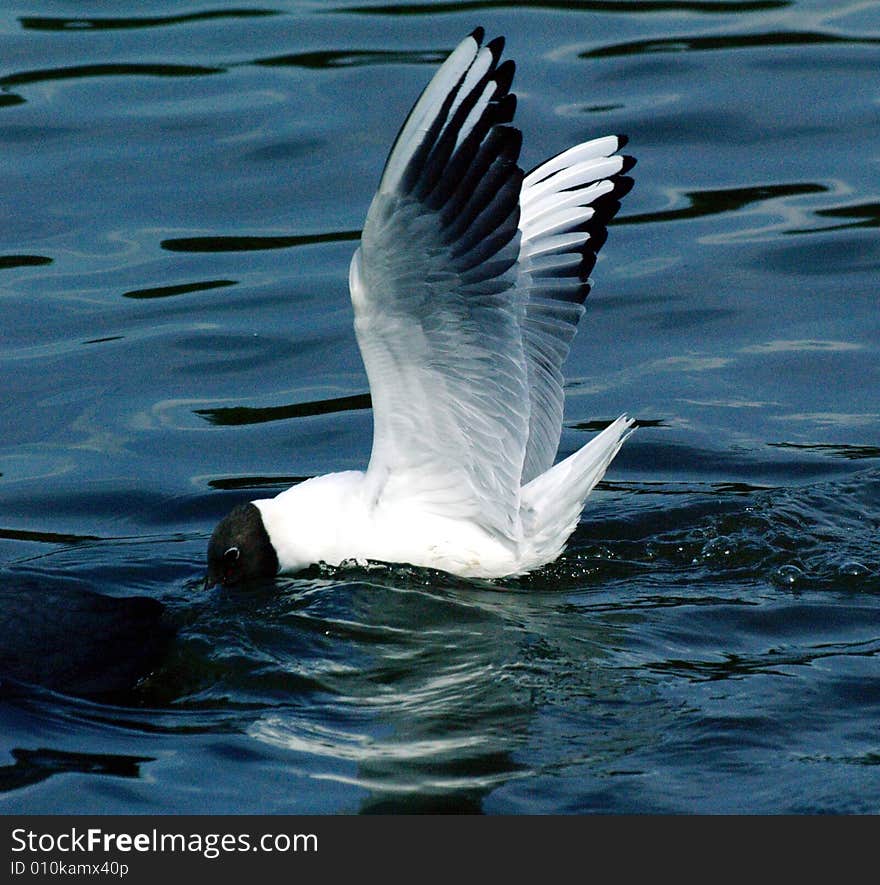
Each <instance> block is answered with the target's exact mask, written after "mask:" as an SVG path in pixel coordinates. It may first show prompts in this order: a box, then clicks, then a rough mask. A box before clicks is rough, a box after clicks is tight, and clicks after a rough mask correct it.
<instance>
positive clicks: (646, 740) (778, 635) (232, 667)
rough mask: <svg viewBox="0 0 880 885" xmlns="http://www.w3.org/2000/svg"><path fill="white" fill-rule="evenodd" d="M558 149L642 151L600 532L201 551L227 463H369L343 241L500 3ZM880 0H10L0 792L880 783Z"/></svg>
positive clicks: (588, 365)
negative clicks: (510, 566) (396, 145)
mask: <svg viewBox="0 0 880 885" xmlns="http://www.w3.org/2000/svg"><path fill="white" fill-rule="evenodd" d="M478 24H483V25H484V26H486V29H487V31H488V32H489V34H490V35H493V34H496V33H503V34H506V35H507V37H508V54H510V55H512V56H513V57H515V58H516V59H517V62H518V74H517V80H516V84H515V85H516V91H517V92H518V94H519V97H520V102H519V111H518V117H517V120H518V123H519V124H520V126H521V127H522V129H523V130H524V133H525V147H524V156H523V162H524V164H525V165H526V166H527V167H529V166H531V165H533V164H535V163H537V162H538V161H539V160H541V159H543V158H545V157H547V156H549V155H551V154H553V153H555V152H557V151H559V150H561V149H563V148H565V147H567V146H569V145H570V144H573V143H574V142H576V141H579V140H583V139H586V138H590V137H594V136H597V135H603V134H606V133H609V132H624V133H626V134H628V135H629V137H630V145H629V148H628V151H629V152H630V153H632V154H634V155H635V156H636V157H637V158H638V161H639V164H638V166H637V167H636V169H635V171H634V176H635V178H636V187H635V189H634V190H633V192H632V193H631V194H630V195H629V196H628V197H627V199H626V201H625V205H624V208H623V210H622V212H621V213H620V215H619V217H618V219H617V221H616V222H615V224H614V225H613V226H612V228H611V231H610V237H609V241H608V243H607V245H606V246H605V248H604V249H603V252H602V255H601V256H600V260H599V263H598V265H597V267H596V270H595V273H594V278H595V281H596V285H595V288H594V290H593V293H592V294H591V296H590V299H589V302H588V312H587V315H586V317H585V318H584V321H583V323H582V326H581V331H580V334H579V337H578V339H577V341H576V344H575V347H574V350H573V352H572V355H571V358H570V361H569V363H568V366H567V377H568V382H569V383H568V388H567V393H568V399H567V406H566V409H567V411H566V419H567V423H566V430H565V432H564V436H563V446H562V453H563V454H567V453H568V452H570V451H572V450H573V449H574V448H575V447H576V446H578V445H580V444H582V443H583V442H584V441H586V440H587V439H588V438H589V434H591V433H592V432H593V431H594V430H595V429H596V428H597V427H601V426H602V424H603V422H605V421H607V420H608V419H610V418H613V417H615V416H616V415H618V414H619V413H620V412H622V411H629V412H630V414H633V415H634V416H636V417H637V418H638V420H639V422H640V424H641V427H640V429H639V430H638V431H637V433H636V435H635V436H634V437H633V438H632V439H631V440H630V441H629V442H628V443H627V444H626V446H625V447H624V449H623V450H622V452H621V454H620V455H619V456H618V458H617V460H616V461H615V462H614V465H613V467H612V469H611V471H610V472H609V474H608V476H607V478H606V481H605V482H604V483H603V484H602V486H601V487H600V489H599V491H597V492H596V493H595V494H594V496H593V497H592V498H591V499H590V502H589V506H588V507H587V510H586V511H585V514H584V518H583V522H582V525H581V526H580V528H579V529H578V531H577V533H576V534H575V537H574V538H573V541H572V543H571V545H570V547H569V549H568V551H567V553H566V554H565V555H564V557H563V558H562V559H561V560H560V561H559V562H558V563H556V564H554V565H553V566H551V567H548V568H547V569H545V570H544V571H543V572H542V573H539V574H537V575H535V576H532V577H529V578H527V579H523V580H520V581H508V582H503V583H502V584H500V585H499V586H497V587H491V586H485V585H478V586H475V585H473V584H469V583H467V582H464V581H460V580H455V579H452V578H449V577H446V576H443V575H437V574H429V573H424V572H419V571H416V570H410V569H406V568H395V569H376V570H372V571H348V572H341V573H339V572H331V571H320V570H314V571H312V572H309V573H306V574H304V575H302V576H300V577H296V578H289V579H283V580H279V581H278V582H277V584H276V586H275V587H274V588H271V587H269V588H266V587H264V588H261V589H254V590H249V591H248V590H240V591H237V592H229V591H218V590H215V591H205V590H203V589H202V584H201V577H202V575H203V568H204V553H205V548H206V544H207V538H208V536H209V534H210V531H211V529H212V527H213V525H214V523H215V521H216V520H217V519H218V518H219V517H220V516H221V515H222V514H223V513H224V512H225V511H226V510H227V509H228V508H229V507H230V506H231V505H232V504H233V503H236V502H238V501H241V500H247V499H250V498H255V497H266V496H268V495H271V494H274V493H275V492H277V491H279V490H281V489H283V488H285V487H286V486H287V485H289V484H290V483H291V482H292V481H293V480H294V479H295V478H298V477H305V476H311V475H313V474H315V473H323V472H328V471H331V470H340V469H347V468H361V467H363V465H364V464H365V463H366V459H367V457H368V454H369V448H370V440H371V436H370V435H371V417H370V411H369V400H368V398H367V396H366V395H367V392H368V390H367V383H366V378H365V376H364V373H363V370H362V367H361V363H360V358H359V355H358V352H357V349H356V345H355V341H354V336H353V332H352V328H351V315H350V305H349V302H348V292H347V272H348V261H349V258H350V256H351V253H352V251H353V249H354V247H355V244H356V240H357V236H358V232H359V229H360V225H361V224H362V222H363V217H364V213H365V211H366V208H367V205H368V203H369V200H370V198H371V195H372V192H373V189H374V187H375V184H376V182H377V180H378V176H379V173H380V171H381V168H382V164H383V162H384V159H385V155H386V152H387V149H388V147H389V146H390V144H391V141H392V140H393V137H394V135H395V134H396V132H397V129H398V127H399V125H400V123H401V121H402V119H403V117H404V116H405V114H406V112H407V110H408V109H409V106H410V104H411V102H412V100H413V99H414V98H415V96H416V95H417V94H418V92H419V90H420V89H421V88H422V86H423V85H424V83H425V82H426V81H427V80H428V78H429V77H430V75H431V73H432V72H433V69H434V67H435V66H436V64H437V63H438V61H439V60H440V59H441V58H442V57H443V56H444V54H445V53H446V52H447V51H448V50H449V49H451V48H452V47H453V46H454V45H455V44H456V43H457V42H458V40H459V39H461V37H462V36H463V35H465V34H466V33H468V32H469V31H470V30H472V29H473V28H474V27H475V26H476V25H478ZM878 71H880V4H878V3H857V2H852V3H847V2H837V3H828V2H820V0H810V2H806V0H805V2H784V0H742V2H735V0H733V2H721V0H718V2H713V0H662V2H660V0H657V2H650V0H645V2H611V0H608V2H590V3H578V2H571V3H537V2H531V3H526V2H523V3H496V2H488V0H487V2H483V3H481V2H475V3H473V2H468V3H464V2H448V3H406V4H404V3H400V4H397V3H388V2H373V0H347V2H343V0H339V2H323V3H311V4H305V3H297V2H293V0H289V2H275V0H269V2H268V3H261V4H249V3H247V2H241V0H235V2H229V3H223V2H220V0H208V2H206V3H204V4H189V3H187V4H181V3H171V2H143V0H139V2H120V3H114V4H112V5H107V4H93V3H84V2H60V0H55V2H40V3H37V2H31V3H27V2H20V3H14V4H6V5H5V6H4V10H3V11H2V12H0V147H2V160H0V168H2V186H0V219H2V224H0V310H2V323H0V380H2V389H3V395H2V397H0V602H2V605H0V609H2V611H3V615H2V617H0V630H2V634H3V636H2V641H0V664H2V665H3V667H4V668H5V669H4V672H5V677H4V679H3V681H2V682H0V744H2V746H0V791H2V792H0V810H2V811H4V812H7V813H18V812H40V813H43V812H149V813H164V812H193V813H201V812H286V813H300V812H359V811H439V810H449V811H459V812H471V811H482V812H487V813H535V812H537V813H544V812H575V813H583V812H668V811H674V812H877V811H880V764H878V763H880V545H878V528H880V398H878V391H880V359H878V357H880V346H878V341H880V292H878V279H880V275H878V271H880V239H878V226H880V186H878V181H880V176H878V169H880V167H878V163H880V140H878V114H880V77H878Z"/></svg>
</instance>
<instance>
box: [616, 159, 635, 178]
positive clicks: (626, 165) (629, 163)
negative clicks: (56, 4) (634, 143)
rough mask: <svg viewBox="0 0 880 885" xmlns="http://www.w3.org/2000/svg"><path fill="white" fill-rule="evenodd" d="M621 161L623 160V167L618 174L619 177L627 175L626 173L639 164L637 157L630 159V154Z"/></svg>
mask: <svg viewBox="0 0 880 885" xmlns="http://www.w3.org/2000/svg"><path fill="white" fill-rule="evenodd" d="M621 159H622V160H623V166H621V167H620V172H618V173H617V174H618V175H626V173H627V172H629V171H630V170H631V169H632V168H633V166H635V165H636V163H637V162H638V160H636V158H635V157H630V156H629V155H628V154H627V155H626V156H623V157H621Z"/></svg>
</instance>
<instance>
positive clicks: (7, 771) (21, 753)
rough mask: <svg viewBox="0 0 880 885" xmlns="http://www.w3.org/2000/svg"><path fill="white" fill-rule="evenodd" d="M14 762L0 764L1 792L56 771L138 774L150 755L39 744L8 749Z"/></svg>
mask: <svg viewBox="0 0 880 885" xmlns="http://www.w3.org/2000/svg"><path fill="white" fill-rule="evenodd" d="M9 752H10V755H11V756H12V758H13V759H15V763H14V764H13V765H0V792H3V793H5V792H9V791H10V790H21V789H23V788H24V787H29V786H32V785H33V784H38V783H40V782H41V781H44V780H46V779H47V778H50V777H52V776H53V775H56V774H89V775H94V774H97V775H110V776H112V777H129V778H138V777H140V776H141V765H142V764H143V763H144V762H152V761H153V759H152V758H151V757H149V756H115V755H110V754H106V753H70V752H66V751H64V750H53V749H49V748H45V747H43V748H40V749H37V750H27V749H24V748H21V747H15V748H13V749H12V750H10V751H9Z"/></svg>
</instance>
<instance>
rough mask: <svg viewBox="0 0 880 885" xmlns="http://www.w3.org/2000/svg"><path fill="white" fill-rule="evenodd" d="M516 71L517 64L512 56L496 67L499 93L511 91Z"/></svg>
mask: <svg viewBox="0 0 880 885" xmlns="http://www.w3.org/2000/svg"><path fill="white" fill-rule="evenodd" d="M515 73H516V65H515V64H514V61H513V59H512V58H508V59H507V60H506V61H503V62H501V64H500V65H498V67H497V68H495V75H494V80H495V82H496V83H497V84H498V94H500V95H503V94H504V93H505V92H509V91H510V87H511V86H512V85H513V75H514V74H515Z"/></svg>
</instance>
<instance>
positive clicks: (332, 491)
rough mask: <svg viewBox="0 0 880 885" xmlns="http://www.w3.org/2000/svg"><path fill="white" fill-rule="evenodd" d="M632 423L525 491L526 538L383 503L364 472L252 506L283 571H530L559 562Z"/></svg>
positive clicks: (306, 485) (622, 421)
mask: <svg viewBox="0 0 880 885" xmlns="http://www.w3.org/2000/svg"><path fill="white" fill-rule="evenodd" d="M631 425H632V422H631V421H630V420H629V419H627V418H625V417H621V418H618V419H617V421H615V422H614V423H613V424H611V425H610V426H609V427H607V428H606V429H605V430H604V431H603V432H602V433H600V434H599V435H598V436H596V437H594V438H593V439H592V440H591V441H590V442H589V443H588V444H587V445H586V446H584V447H583V448H582V449H580V450H579V451H577V452H575V453H574V454H573V455H571V456H569V457H568V458H567V459H565V460H564V461H561V462H560V463H559V464H557V465H556V466H555V467H553V468H551V469H550V470H549V471H547V472H546V473H544V474H542V475H541V476H539V477H537V478H536V479H534V480H532V482H531V483H529V484H528V485H527V486H525V487H524V488H523V489H522V490H521V502H522V503H521V506H520V511H519V532H518V534H519V537H518V538H517V539H515V540H513V539H509V538H504V537H499V536H498V535H495V534H493V533H491V532H489V531H487V530H486V529H485V528H483V527H482V526H480V525H479V524H477V523H476V522H474V521H471V520H462V519H456V518H451V517H449V516H444V515H441V514H437V513H435V512H432V511H431V510H429V509H425V508H423V507H420V506H419V505H418V503H417V502H414V501H412V500H410V499H408V498H406V497H404V498H397V499H391V500H385V501H379V502H375V501H374V500H373V499H372V497H371V494H370V488H369V483H368V481H367V478H366V474H365V473H363V472H362V471H359V470H348V471H345V472H344V473H328V474H326V475H325V476H316V477H315V478H314V479H309V480H306V481H305V482H303V483H300V484H299V485H296V486H293V487H292V488H289V489H287V490H286V491H284V492H282V493H281V494H280V495H278V496H277V497H275V498H267V499H264V500H259V501H254V502H253V503H254V504H256V506H257V507H258V508H259V510H260V513H261V514H262V517H263V524H264V525H265V527H266V530H267V531H268V533H269V536H270V537H271V538H272V539H273V543H274V545H275V552H276V553H277V555H278V561H279V571H281V572H282V573H284V572H297V571H300V570H301V569H303V568H306V567H307V566H309V565H312V564H314V563H317V562H323V563H326V564H327V565H332V566H338V565H342V564H343V563H344V562H347V561H350V560H354V561H357V562H360V563H365V562H407V563H411V564H412V565H416V566H422V567H425V568H434V569H440V570H442V571H447V572H451V573H452V574H456V575H461V576H462V577H468V578H500V577H505V576H510V575H518V574H524V573H525V572H529V571H532V570H533V569H535V568H538V567H540V566H542V565H545V564H546V563H548V562H552V561H553V560H554V559H556V558H557V557H558V556H559V554H560V553H561V552H562V550H563V549H564V547H565V544H566V542H567V540H568V538H569V536H570V535H571V533H572V531H574V528H575V526H576V525H577V522H578V519H579V517H580V513H581V509H582V508H583V503H584V499H585V498H586V497H587V495H588V494H589V493H590V492H591V491H592V489H593V487H594V486H595V484H596V483H597V482H598V481H599V480H600V479H601V478H602V476H604V474H605V470H606V468H607V467H608V465H609V464H610V463H611V459H612V458H613V457H614V456H615V455H616V454H617V451H618V449H619V448H620V446H621V445H622V444H623V440H624V439H625V438H626V435H627V433H628V429H629V428H630V427H631Z"/></svg>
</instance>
